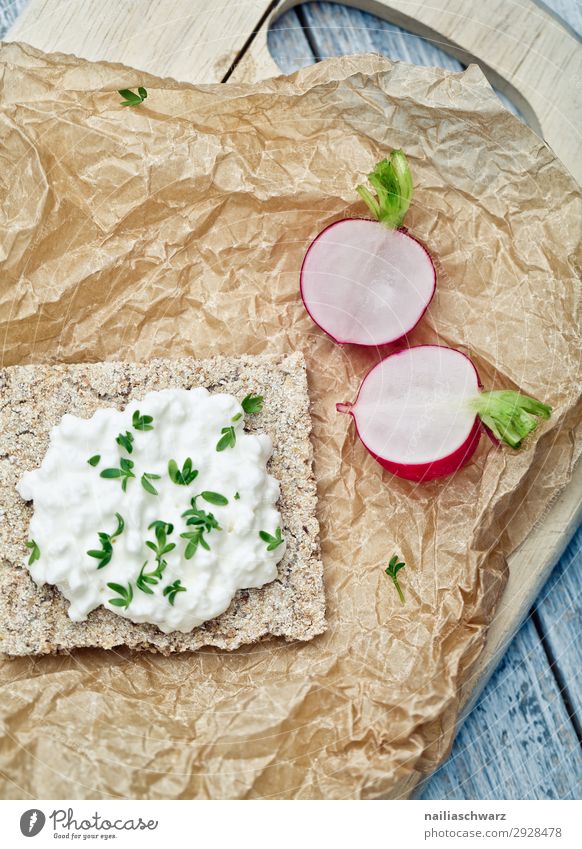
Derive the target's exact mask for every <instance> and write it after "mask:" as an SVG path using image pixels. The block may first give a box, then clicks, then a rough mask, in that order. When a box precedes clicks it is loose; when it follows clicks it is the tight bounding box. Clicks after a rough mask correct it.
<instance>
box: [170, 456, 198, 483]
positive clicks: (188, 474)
mask: <svg viewBox="0 0 582 849" xmlns="http://www.w3.org/2000/svg"><path fill="white" fill-rule="evenodd" d="M168 474H169V476H170V480H172V481H173V482H174V483H175V484H178V486H190V484H191V483H192V481H194V480H195V479H196V478H197V477H198V470H197V469H193V468H192V460H191V458H190V457H186V459H185V460H184V465H183V466H182V471H180V469H179V467H178V464H177V463H176V461H175V460H170V462H169V463H168Z"/></svg>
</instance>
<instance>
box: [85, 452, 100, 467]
mask: <svg viewBox="0 0 582 849" xmlns="http://www.w3.org/2000/svg"><path fill="white" fill-rule="evenodd" d="M100 459H101V454H93V456H92V457H89V459H88V460H87V462H88V463H89V465H90V466H93V467H95V466H97V465H98V464H99V460H100Z"/></svg>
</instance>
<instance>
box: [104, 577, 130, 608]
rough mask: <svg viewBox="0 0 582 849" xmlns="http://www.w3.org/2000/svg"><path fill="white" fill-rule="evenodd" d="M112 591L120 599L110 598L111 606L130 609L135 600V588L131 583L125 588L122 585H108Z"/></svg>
mask: <svg viewBox="0 0 582 849" xmlns="http://www.w3.org/2000/svg"><path fill="white" fill-rule="evenodd" d="M107 586H108V587H109V589H110V590H113V592H114V593H117V594H118V595H119V596H120V598H110V599H109V604H112V605H113V606H114V607H125V609H126V610H127V608H128V607H129V605H130V604H131V602H132V600H133V587H132V586H131V582H130V583H129V584H128V585H127V587H124V586H123V585H122V584H113V583H111V584H107Z"/></svg>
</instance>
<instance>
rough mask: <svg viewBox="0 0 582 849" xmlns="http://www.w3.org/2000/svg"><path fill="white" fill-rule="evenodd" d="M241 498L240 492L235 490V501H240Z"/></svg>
mask: <svg viewBox="0 0 582 849" xmlns="http://www.w3.org/2000/svg"><path fill="white" fill-rule="evenodd" d="M239 499H240V492H235V494H234V500H235V501H239Z"/></svg>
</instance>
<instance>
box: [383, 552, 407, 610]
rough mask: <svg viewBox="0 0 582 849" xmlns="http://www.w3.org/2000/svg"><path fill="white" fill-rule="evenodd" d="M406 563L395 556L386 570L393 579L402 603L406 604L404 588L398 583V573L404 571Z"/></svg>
mask: <svg viewBox="0 0 582 849" xmlns="http://www.w3.org/2000/svg"><path fill="white" fill-rule="evenodd" d="M405 566H406V563H403V562H402V560H400V559H399V557H398V555H397V554H395V555H394V557H393V558H392V559H391V560H390V563H389V564H388V566H387V568H386V569H385V570H384V571H385V572H386V574H387V575H388V577H389V578H391V579H392V583H393V584H394V586H395V587H396V591H397V592H398V595H399V597H400V601H401V602H402V604H404V593H403V592H402V588H401V586H400V584H399V583H398V572H399V571H400V570H401V569H404V567H405Z"/></svg>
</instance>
